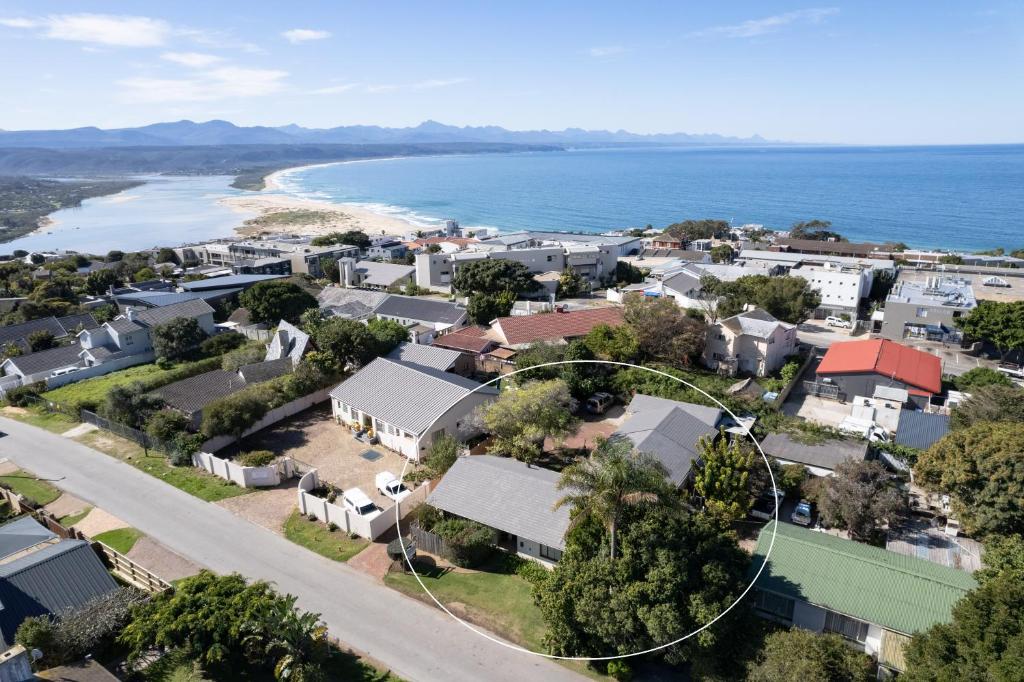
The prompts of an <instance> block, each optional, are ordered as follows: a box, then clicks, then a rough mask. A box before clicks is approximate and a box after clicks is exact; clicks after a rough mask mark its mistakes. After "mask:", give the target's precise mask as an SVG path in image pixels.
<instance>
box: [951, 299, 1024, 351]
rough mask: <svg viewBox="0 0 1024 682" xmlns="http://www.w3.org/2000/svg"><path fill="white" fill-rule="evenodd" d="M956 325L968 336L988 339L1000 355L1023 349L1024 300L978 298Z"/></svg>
mask: <svg viewBox="0 0 1024 682" xmlns="http://www.w3.org/2000/svg"><path fill="white" fill-rule="evenodd" d="M956 325H957V326H958V327H960V329H961V330H962V331H963V333H964V335H966V336H967V337H968V338H971V339H981V340H984V341H988V342H989V343H991V344H992V345H993V346H995V347H996V349H997V350H998V351H999V353H1000V355H1001V356H1002V357H1003V358H1005V357H1006V356H1007V354H1009V353H1010V352H1011V351H1016V350H1021V349H1024V301H1013V302H1005V303H1004V302H1001V301H978V305H977V306H976V307H975V308H974V309H972V310H971V312H969V313H967V315H965V316H963V317H959V318H957V319H956Z"/></svg>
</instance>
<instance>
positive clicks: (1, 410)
mask: <svg viewBox="0 0 1024 682" xmlns="http://www.w3.org/2000/svg"><path fill="white" fill-rule="evenodd" d="M0 414H6V415H18V416H22V415H26V414H28V410H26V409H25V408H24V407H15V406H14V405H5V406H4V407H0Z"/></svg>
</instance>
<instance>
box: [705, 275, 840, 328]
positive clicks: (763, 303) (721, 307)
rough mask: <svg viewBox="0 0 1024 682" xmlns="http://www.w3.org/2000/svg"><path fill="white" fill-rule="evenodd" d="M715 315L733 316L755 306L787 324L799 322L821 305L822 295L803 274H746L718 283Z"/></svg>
mask: <svg viewBox="0 0 1024 682" xmlns="http://www.w3.org/2000/svg"><path fill="white" fill-rule="evenodd" d="M717 293H718V294H719V296H720V300H719V302H718V315H719V316H720V317H732V316H733V315H736V314H737V313H741V312H743V310H744V308H745V307H746V306H747V305H755V306H757V307H758V308H761V309H763V310H766V311H768V312H769V313H771V314H772V315H774V316H775V317H776V318H778V319H780V320H782V321H783V322H789V323H790V324H800V323H801V322H803V321H804V320H806V319H807V318H809V317H810V316H811V314H812V313H813V312H814V309H815V308H817V307H818V306H819V305H821V294H819V293H818V292H817V291H815V290H814V289H812V288H811V285H810V283H809V282H808V281H807V280H805V279H804V278H803V277H792V276H789V275H787V276H785V277H769V276H767V275H747V276H746V277H740V278H739V279H737V280H735V281H732V282H722V283H721V284H720V285H719V286H718V291H717Z"/></svg>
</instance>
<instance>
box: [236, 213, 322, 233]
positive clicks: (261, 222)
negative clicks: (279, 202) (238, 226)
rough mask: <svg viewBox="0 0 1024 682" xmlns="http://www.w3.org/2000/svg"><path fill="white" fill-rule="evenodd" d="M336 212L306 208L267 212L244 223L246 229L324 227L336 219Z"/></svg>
mask: <svg viewBox="0 0 1024 682" xmlns="http://www.w3.org/2000/svg"><path fill="white" fill-rule="evenodd" d="M337 216H338V212H336V211H317V210H313V209H308V208H294V209H285V210H281V211H269V212H267V213H264V214H263V215H261V216H257V217H256V218H250V219H249V220H246V221H245V226H246V227H255V228H266V229H268V230H273V229H276V228H281V227H291V226H293V225H302V226H309V225H325V224H327V223H329V222H331V221H332V220H333V219H335V218H337Z"/></svg>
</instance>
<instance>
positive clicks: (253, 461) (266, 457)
mask: <svg viewBox="0 0 1024 682" xmlns="http://www.w3.org/2000/svg"><path fill="white" fill-rule="evenodd" d="M275 459H277V455H275V454H274V453H273V452H271V451H270V450H253V451H252V452H246V453H243V454H241V455H239V456H238V458H237V460H236V461H237V462H238V464H240V465H241V466H244V467H265V466H267V465H268V464H270V463H271V462H273V461H274V460H275Z"/></svg>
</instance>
